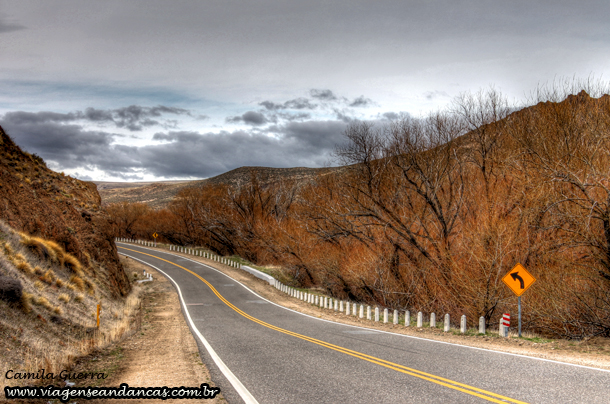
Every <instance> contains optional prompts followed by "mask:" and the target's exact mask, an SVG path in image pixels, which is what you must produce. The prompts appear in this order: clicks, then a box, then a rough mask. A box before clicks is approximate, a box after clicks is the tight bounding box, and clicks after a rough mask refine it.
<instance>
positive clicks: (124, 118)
mask: <svg viewBox="0 0 610 404" xmlns="http://www.w3.org/2000/svg"><path fill="white" fill-rule="evenodd" d="M168 114H171V115H189V116H190V115H191V113H190V111H188V110H186V109H182V108H174V107H166V106H163V105H158V106H156V107H142V106H139V105H130V106H128V107H123V108H117V109H95V108H87V109H85V110H84V111H76V112H70V113H65V114H62V113H56V112H48V111H42V112H23V111H15V112H7V113H6V114H5V115H4V117H3V120H4V121H5V122H7V123H9V124H14V125H22V124H27V123H33V124H41V123H51V122H61V123H66V122H76V121H88V122H92V123H111V124H113V125H115V126H116V127H117V128H125V129H128V130H130V131H132V132H135V131H140V130H142V129H143V128H144V127H150V126H155V125H160V126H166V124H168V125H169V126H170V127H171V126H172V121H167V120H165V121H163V122H160V121H159V120H156V119H152V118H160V117H162V116H163V115H168ZM174 122H175V121H174Z"/></svg>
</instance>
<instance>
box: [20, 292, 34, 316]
mask: <svg viewBox="0 0 610 404" xmlns="http://www.w3.org/2000/svg"><path fill="white" fill-rule="evenodd" d="M31 303H32V295H31V294H29V293H27V292H23V294H22V295H21V308H22V309H23V311H24V312H26V313H29V312H30V311H32V305H31Z"/></svg>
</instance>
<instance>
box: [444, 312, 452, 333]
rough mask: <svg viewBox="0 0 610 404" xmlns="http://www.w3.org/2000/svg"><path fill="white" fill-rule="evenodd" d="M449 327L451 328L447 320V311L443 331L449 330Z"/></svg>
mask: <svg viewBox="0 0 610 404" xmlns="http://www.w3.org/2000/svg"><path fill="white" fill-rule="evenodd" d="M450 328H451V323H450V321H449V313H447V314H445V328H444V331H445V332H449V330H450Z"/></svg>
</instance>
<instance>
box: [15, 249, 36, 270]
mask: <svg viewBox="0 0 610 404" xmlns="http://www.w3.org/2000/svg"><path fill="white" fill-rule="evenodd" d="M18 255H21V254H18ZM15 266H16V267H17V269H18V270H20V271H21V272H23V273H24V274H26V275H32V274H33V273H34V269H33V268H32V266H31V265H30V264H29V263H28V262H27V261H25V260H18V261H17V263H16V264H15Z"/></svg>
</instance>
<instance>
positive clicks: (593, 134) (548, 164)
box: [107, 85, 610, 338]
mask: <svg viewBox="0 0 610 404" xmlns="http://www.w3.org/2000/svg"><path fill="white" fill-rule="evenodd" d="M607 93H608V90H607V89H606V88H602V86H586V85H584V86H580V87H578V88H576V86H574V85H566V86H564V87H561V88H560V87H554V88H547V89H539V90H538V92H537V94H536V95H535V102H532V104H533V105H531V106H528V107H523V108H514V107H512V106H511V105H510V104H509V103H508V102H507V101H506V99H505V98H504V97H503V96H502V95H501V94H500V93H498V92H497V91H495V90H493V89H491V90H488V91H484V92H479V93H476V94H464V95H462V96H460V97H458V98H457V99H455V100H454V102H453V103H452V105H451V107H450V108H448V109H447V110H444V111H440V112H436V113H433V114H430V115H428V116H427V117H424V118H412V117H405V118H404V119H402V120H399V121H394V122H391V123H389V124H379V123H377V124H373V123H367V122H354V123H352V124H351V125H350V126H349V127H348V129H347V130H346V132H345V139H346V143H345V144H344V145H343V146H340V147H337V149H336V158H337V162H338V163H340V165H341V166H342V169H341V170H337V171H333V172H330V173H325V175H318V176H316V177H312V180H311V181H295V180H291V179H282V180H279V181H276V182H273V183H268V182H263V181H261V176H260V174H259V173H257V171H256V169H251V170H249V180H248V181H244V182H242V183H240V184H238V185H236V184H228V183H209V184H206V185H204V186H203V187H200V188H187V189H184V190H182V191H181V192H180V193H179V194H178V195H177V196H176V197H175V199H174V200H173V201H172V202H171V203H170V205H169V206H168V207H167V208H166V209H162V210H153V209H151V208H150V207H148V206H147V205H145V204H141V203H120V204H113V205H110V206H109V207H108V208H107V212H108V213H109V215H110V216H111V217H112V220H113V225H114V226H115V231H116V235H117V236H119V237H130V238H133V237H139V238H150V235H151V234H152V233H153V232H157V233H159V234H160V235H161V237H162V238H163V239H164V240H166V241H169V242H172V243H175V244H180V245H203V246H207V247H209V248H211V249H212V250H214V251H215V252H217V253H220V254H223V255H233V254H238V255H240V256H242V257H245V258H247V259H248V260H250V261H252V262H254V263H258V264H275V265H279V266H281V267H282V268H284V270H285V271H286V273H287V274H288V275H290V277H291V279H292V280H293V282H294V285H295V286H306V287H317V288H321V289H323V290H325V292H326V293H328V294H330V295H332V296H335V297H337V298H341V299H346V298H349V299H353V300H357V301H362V302H367V303H369V304H381V305H384V306H386V307H390V308H396V309H401V310H405V309H409V310H414V311H420V310H421V311H424V312H437V313H450V314H451V315H452V318H458V316H459V315H461V314H466V315H468V316H469V317H470V318H476V317H478V316H484V317H485V319H486V321H487V322H488V323H496V322H497V321H498V319H499V317H500V316H501V314H502V313H503V312H504V311H512V312H515V311H516V309H515V307H516V298H515V297H514V295H513V294H512V292H510V290H508V288H507V287H506V286H505V285H504V284H503V283H502V281H501V278H502V277H503V276H504V275H505V274H506V273H507V272H508V271H509V270H510V269H511V268H512V267H513V266H514V265H515V264H517V263H521V264H523V265H524V266H525V267H526V268H527V269H528V270H529V271H530V272H531V273H532V274H533V275H534V276H535V277H536V278H537V282H536V283H535V285H534V286H533V287H532V288H530V290H528V292H527V294H526V295H524V297H523V310H524V328H525V329H530V330H533V331H537V332H540V333H544V334H547V335H555V336H562V337H567V338H583V337H592V336H606V337H610V158H609V157H610V96H608V95H607Z"/></svg>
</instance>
